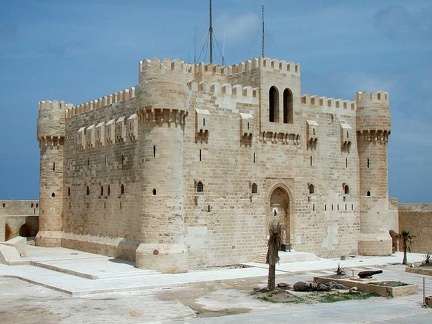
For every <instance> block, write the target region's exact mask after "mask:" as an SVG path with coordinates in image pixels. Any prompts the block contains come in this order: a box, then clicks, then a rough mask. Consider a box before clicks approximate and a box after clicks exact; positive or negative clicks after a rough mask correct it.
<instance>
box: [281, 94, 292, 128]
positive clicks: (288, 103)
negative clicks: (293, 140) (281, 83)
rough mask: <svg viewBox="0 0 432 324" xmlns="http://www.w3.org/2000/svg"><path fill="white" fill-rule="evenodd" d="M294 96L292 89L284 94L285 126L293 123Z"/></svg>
mask: <svg viewBox="0 0 432 324" xmlns="http://www.w3.org/2000/svg"><path fill="white" fill-rule="evenodd" d="M293 110H294V109H293V95H292V92H291V90H290V89H285V90H284V93H283V122H284V123H285V124H292V123H293V116H294V111H293Z"/></svg>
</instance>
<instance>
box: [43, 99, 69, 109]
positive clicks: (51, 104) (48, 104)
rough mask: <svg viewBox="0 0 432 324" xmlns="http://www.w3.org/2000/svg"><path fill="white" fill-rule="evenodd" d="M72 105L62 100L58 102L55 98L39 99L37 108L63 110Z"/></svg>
mask: <svg viewBox="0 0 432 324" xmlns="http://www.w3.org/2000/svg"><path fill="white" fill-rule="evenodd" d="M71 107H72V104H65V103H64V101H60V102H58V101H57V100H53V101H49V100H44V101H39V110H54V109H59V110H65V109H69V108H71Z"/></svg>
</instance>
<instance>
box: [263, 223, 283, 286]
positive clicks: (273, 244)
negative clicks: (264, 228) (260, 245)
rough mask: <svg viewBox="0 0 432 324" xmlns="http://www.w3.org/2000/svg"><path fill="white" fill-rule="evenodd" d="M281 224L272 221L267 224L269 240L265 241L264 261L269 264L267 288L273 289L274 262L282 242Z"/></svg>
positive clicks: (277, 258) (277, 257) (274, 278)
mask: <svg viewBox="0 0 432 324" xmlns="http://www.w3.org/2000/svg"><path fill="white" fill-rule="evenodd" d="M281 233H282V224H280V223H272V224H270V225H269V234H270V237H269V240H268V242H267V247H268V248H267V256H266V263H267V264H268V265H269V274H268V287H267V288H268V290H270V291H271V290H274V289H275V281H276V263H277V262H278V261H279V249H280V246H281V243H282V236H281Z"/></svg>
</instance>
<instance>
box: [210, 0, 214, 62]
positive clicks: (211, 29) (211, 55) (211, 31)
mask: <svg viewBox="0 0 432 324" xmlns="http://www.w3.org/2000/svg"><path fill="white" fill-rule="evenodd" d="M209 36H210V63H213V24H212V0H210V28H209Z"/></svg>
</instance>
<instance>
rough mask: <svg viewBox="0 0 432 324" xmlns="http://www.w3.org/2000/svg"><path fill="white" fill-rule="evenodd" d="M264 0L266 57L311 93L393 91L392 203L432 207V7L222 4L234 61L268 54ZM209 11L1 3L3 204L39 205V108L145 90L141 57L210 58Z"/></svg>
mask: <svg viewBox="0 0 432 324" xmlns="http://www.w3.org/2000/svg"><path fill="white" fill-rule="evenodd" d="M262 2H264V5H265V16H266V46H265V56H267V57H271V58H278V59H283V60H286V61H293V62H296V63H300V64H301V72H302V93H303V94H306V93H309V94H312V95H318V96H327V97H334V98H342V99H353V97H354V95H355V93H356V92H357V91H362V90H367V91H372V90H383V91H387V92H389V94H390V105H391V112H392V134H391V136H390V142H389V196H390V197H394V198H398V200H399V202H432V172H431V169H430V167H431V156H432V135H431V133H430V132H431V127H430V122H431V121H432V118H431V117H432V100H431V99H432V2H431V1H428V0H410V1H406V0H405V1H401V0H380V1H376V0H362V1H358V0H339V1H333V0H326V1H322V0H305V1H293V0H264V1H262V0H213V28H214V32H215V35H216V40H217V42H218V44H219V48H220V50H221V52H223V54H224V57H225V63H226V64H229V65H231V64H235V63H238V62H242V61H245V60H247V59H251V58H253V57H258V56H259V55H260V54H261V40H260V37H261V36H260V30H261V4H262ZM208 3H209V1H207V0H158V1H155V0H148V1H147V0H142V1H127V0H123V1H110V0H106V1H102V0H75V1H73V0H70V1H63V0H38V1H36V0H33V1H30V0H27V1H25V0H16V1H10V0H0V71H1V73H0V96H1V101H0V112H1V123H2V127H1V128H0V139H1V141H0V154H1V159H0V199H35V198H37V197H38V191H39V148H38V143H37V140H36V120H37V114H38V102H39V101H41V100H64V101H66V102H67V103H72V104H74V105H76V104H80V103H83V102H86V101H89V100H94V99H97V98H99V97H102V96H104V95H107V94H111V93H113V92H117V91H118V90H122V89H124V88H129V87H131V86H135V85H136V84H137V82H138V62H139V61H140V60H142V59H147V58H153V57H158V58H160V59H163V58H164V57H168V58H171V59H174V58H179V59H181V60H185V61H188V62H191V63H193V62H194V57H196V58H197V59H198V58H199V60H200V61H208V59H209V57H208V51H203V52H202V54H201V56H200V53H201V49H202V48H203V45H204V42H205V39H206V35H207V31H208V21H209V9H208ZM195 31H196V49H195V46H194V43H195V42H194V38H195V36H194V35H195ZM213 61H214V62H215V63H219V64H220V63H221V62H222V60H221V56H220V55H219V50H218V49H217V48H216V50H215V53H214V58H213Z"/></svg>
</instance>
